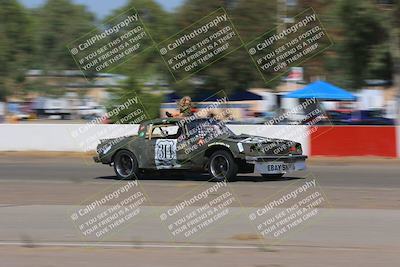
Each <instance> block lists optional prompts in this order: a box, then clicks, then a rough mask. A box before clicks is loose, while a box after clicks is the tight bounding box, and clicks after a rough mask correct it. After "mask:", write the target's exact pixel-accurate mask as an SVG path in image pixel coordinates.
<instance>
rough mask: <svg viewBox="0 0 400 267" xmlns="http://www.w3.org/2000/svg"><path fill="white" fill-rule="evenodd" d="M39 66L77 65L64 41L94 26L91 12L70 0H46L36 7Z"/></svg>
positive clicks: (60, 66)
mask: <svg viewBox="0 0 400 267" xmlns="http://www.w3.org/2000/svg"><path fill="white" fill-rule="evenodd" d="M34 15H35V16H36V17H37V28H36V32H35V34H36V35H37V43H38V58H40V59H41V61H40V62H41V64H40V66H39V67H41V68H44V69H51V70H54V69H76V68H77V66H76V64H75V62H74V60H73V58H72V56H71V54H70V52H69V51H68V49H67V45H68V44H69V43H70V42H72V41H74V40H76V39H77V38H79V37H81V36H82V35H84V34H86V33H87V32H89V31H91V30H92V29H93V28H94V26H95V25H94V16H93V14H91V13H90V12H88V11H87V10H86V9H85V7H84V6H82V5H76V4H73V3H72V2H71V1H70V0H48V1H47V2H46V4H45V5H44V6H43V7H42V8H40V9H38V10H36V11H35V12H34Z"/></svg>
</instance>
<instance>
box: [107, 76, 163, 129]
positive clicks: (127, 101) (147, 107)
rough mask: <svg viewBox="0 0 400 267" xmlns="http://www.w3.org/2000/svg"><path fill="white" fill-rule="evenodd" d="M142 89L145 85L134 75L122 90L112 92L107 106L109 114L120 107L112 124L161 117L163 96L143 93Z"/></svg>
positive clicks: (113, 117)
mask: <svg viewBox="0 0 400 267" xmlns="http://www.w3.org/2000/svg"><path fill="white" fill-rule="evenodd" d="M141 88H143V85H142V84H140V83H139V82H138V81H137V79H136V78H135V77H134V75H132V76H130V77H129V79H127V80H126V81H125V82H124V83H123V84H122V88H121V89H117V90H113V91H111V93H112V94H113V98H112V99H111V100H110V101H109V103H108V104H107V107H106V108H107V112H109V113H113V112H112V111H113V110H115V109H117V108H118V107H120V108H119V109H118V112H114V113H115V114H112V115H113V116H111V118H110V120H111V122H112V123H119V124H128V123H132V124H133V123H139V122H140V121H142V120H147V119H154V118H158V117H160V103H161V98H162V96H161V95H154V94H150V93H145V92H142V90H141ZM142 114H143V115H145V117H142ZM138 119H140V121H138Z"/></svg>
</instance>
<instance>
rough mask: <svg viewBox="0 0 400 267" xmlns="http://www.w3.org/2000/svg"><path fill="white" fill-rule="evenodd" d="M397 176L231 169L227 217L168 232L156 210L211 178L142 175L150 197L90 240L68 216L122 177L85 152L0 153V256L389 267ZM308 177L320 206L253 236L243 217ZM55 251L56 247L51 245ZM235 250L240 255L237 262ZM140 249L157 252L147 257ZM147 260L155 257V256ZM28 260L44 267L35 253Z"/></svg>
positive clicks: (399, 215)
mask: <svg viewBox="0 0 400 267" xmlns="http://www.w3.org/2000/svg"><path fill="white" fill-rule="evenodd" d="M399 173H400V164H398V161H388V162H385V161H377V162H374V161H371V162H369V163H366V162H363V161H359V162H358V161H355V162H346V161H345V160H337V161H330V160H322V161H314V162H312V164H310V165H309V169H308V170H307V171H303V172H298V173H294V174H291V175H287V176H286V177H285V178H284V179H280V180H274V181H271V180H262V179H261V178H260V177H259V176H256V175H240V176H239V177H238V179H237V180H236V181H233V182H230V183H228V185H227V186H228V187H229V189H228V190H229V192H232V194H233V195H234V196H235V199H237V200H240V201H237V202H235V203H233V204H232V206H231V207H230V208H229V215H228V216H227V219H226V220H224V221H221V223H218V224H215V225H214V226H213V227H209V228H210V229H208V228H207V231H204V234H201V235H199V236H195V238H191V237H182V236H181V237H180V238H177V237H172V238H171V232H170V231H168V229H166V225H163V223H162V222H161V221H160V214H162V213H163V212H164V211H165V210H167V209H169V208H173V207H174V205H175V204H176V203H180V202H181V201H184V200H185V199H188V196H189V197H190V195H191V194H190V193H189V194H188V192H199V191H196V190H199V188H209V187H211V186H213V185H215V183H213V182H208V181H207V179H208V178H207V176H204V175H195V174H190V173H186V174H182V173H176V174H169V175H161V176H160V175H155V174H149V175H148V176H146V177H145V178H144V179H141V180H139V184H140V188H141V190H143V192H145V193H146V197H147V198H148V200H149V201H148V202H145V204H144V205H143V206H141V210H140V216H138V217H136V218H135V219H134V220H132V221H131V222H129V224H127V225H125V226H124V227H118V228H115V229H116V230H115V231H113V232H112V233H111V234H107V235H105V236H104V237H102V238H97V237H96V236H84V235H82V232H81V231H79V229H77V228H76V224H74V222H73V221H72V220H71V218H70V216H71V214H73V213H74V212H75V211H77V210H79V209H82V208H83V207H85V205H86V204H87V203H90V201H89V202H88V201H87V199H88V198H91V199H94V198H96V196H97V197H98V196H102V195H104V194H105V192H111V191H112V190H114V189H115V188H119V187H120V186H123V185H126V184H127V183H128V181H119V180H117V179H116V178H115V176H114V174H113V170H112V168H111V167H109V166H104V165H99V164H93V163H91V162H90V159H88V158H79V157H75V158H59V157H24V156H18V157H16V156H11V157H8V156H4V155H3V156H0V226H1V227H0V255H1V256H0V263H6V264H7V265H4V266H26V265H24V264H26V260H27V259H31V256H32V254H35V255H36V257H37V258H41V257H47V258H50V259H51V258H53V259H54V260H55V261H56V256H55V255H57V254H59V257H68V259H73V261H72V262H74V263H76V264H82V263H83V262H89V259H88V258H87V255H86V254H85V252H84V251H82V249H83V250H84V249H88V248H91V252H93V253H94V254H95V255H97V256H96V257H95V258H90V263H92V264H95V266H107V265H106V264H107V263H108V264H110V262H109V261H107V260H106V259H105V258H106V257H105V255H108V257H109V258H113V257H118V259H119V261H120V264H121V266H132V265H129V264H131V263H132V262H131V257H132V255H131V254H132V253H133V254H135V261H136V262H141V263H142V264H141V265H140V266H187V265H188V264H189V263H190V264H191V265H192V266H200V265H199V264H197V263H198V262H193V261H195V260H198V259H200V258H201V259H203V260H204V261H205V262H209V264H210V265H213V263H214V265H215V262H214V261H217V260H219V261H223V263H221V264H217V265H218V266H339V265H341V266H343V265H344V266H348V265H349V264H350V263H352V265H354V264H356V265H359V266H376V265H378V264H380V265H382V266H398V262H399V261H400V257H399V254H398V251H400V231H398V222H399V221H400V209H399V208H400V177H399ZM313 180H315V181H316V182H317V184H318V190H320V191H319V192H321V193H322V194H323V196H324V198H325V200H327V201H326V202H325V203H324V205H322V206H320V207H319V210H318V214H317V216H315V217H313V218H311V219H310V220H309V221H307V222H306V223H304V224H302V225H300V227H298V228H294V231H290V232H289V233H287V234H286V233H285V234H283V235H282V237H281V236H279V237H276V238H269V237H268V238H260V236H259V234H258V233H259V232H258V231H257V229H256V228H257V225H256V224H252V223H251V221H249V218H248V216H249V214H251V213H252V212H254V211H255V210H257V209H259V208H260V207H263V206H264V205H265V204H266V203H267V202H268V201H267V200H271V199H276V198H277V196H278V197H279V196H280V195H282V194H284V193H285V192H289V191H290V190H291V189H293V188H297V186H300V185H303V184H305V183H306V182H311V181H313ZM200 191H201V190H200ZM85 201H86V202H85ZM199 205H200V203H199ZM199 205H196V206H194V207H193V208H196V207H199ZM107 207H108V206H107ZM105 208H106V206H105ZM284 208H286V206H282V209H284ZM282 209H277V212H279V211H281V210H282ZM74 225H75V226H74ZM61 248H62V251H65V253H64V252H63V253H61V252H60V249H61ZM32 249H33V250H34V253H33V252H32ZM105 249H106V250H105ZM182 249H184V250H185V251H186V253H182ZM235 251H240V253H242V254H243V255H246V257H248V259H247V260H246V261H243V262H242V261H240V260H239V259H238V258H237V254H238V252H235ZM260 251H262V254H260ZM316 252H317V253H316ZM148 253H149V254H151V255H157V256H154V257H150V258H152V259H151V260H150V259H149V257H146V255H147V256H148ZM202 254H204V255H202ZM316 254H317V255H316ZM202 256H204V257H206V258H207V259H204V257H202ZM15 257H17V258H19V260H15ZM156 257H162V258H163V259H164V261H162V262H157V261H156V260H155V258H156ZM176 257H180V258H179V259H180V260H176ZM211 259H213V260H211ZM266 259H268V263H265V262H266V261H265V260H266ZM189 261H190V262H189ZM322 261H323V263H322ZM31 263H32V265H31V266H43V262H41V261H40V260H39V259H36V261H32V262H31ZM69 263H71V261H68V262H67V261H66V262H64V261H59V262H58V264H54V265H51V264H49V265H48V266H70V265H69ZM64 264H65V265H64ZM146 264H147V265H146ZM217 265H215V266H217ZM0 266H3V264H0ZM135 266H136V265H135Z"/></svg>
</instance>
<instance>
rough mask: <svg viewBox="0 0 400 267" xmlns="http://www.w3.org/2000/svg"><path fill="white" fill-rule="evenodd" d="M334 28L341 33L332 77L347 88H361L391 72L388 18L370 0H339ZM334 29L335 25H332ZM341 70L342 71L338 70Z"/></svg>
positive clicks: (332, 68)
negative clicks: (386, 26)
mask: <svg viewBox="0 0 400 267" xmlns="http://www.w3.org/2000/svg"><path fill="white" fill-rule="evenodd" d="M335 18H336V19H335V21H334V25H333V26H334V27H336V28H337V30H338V31H339V33H338V35H339V36H340V38H338V39H336V44H335V47H334V50H335V52H336V59H335V61H334V62H331V64H330V68H331V70H332V73H334V74H333V75H336V77H339V79H338V83H339V84H341V85H343V86H345V87H347V88H353V89H357V88H361V87H362V86H363V85H364V81H365V79H368V78H369V79H371V78H374V79H379V78H380V79H384V78H387V77H388V73H390V70H391V64H390V60H388V59H389V58H388V53H389V46H388V45H386V44H385V43H387V42H388V40H389V35H388V31H387V28H385V25H384V23H383V22H384V21H385V19H386V20H387V18H385V17H384V16H383V15H382V14H380V13H379V12H377V10H376V9H375V8H374V6H373V5H372V4H371V3H370V2H369V1H362V0H338V2H337V8H336V9H335ZM331 26H332V25H331ZM337 70H339V71H337ZM389 75H390V74H389Z"/></svg>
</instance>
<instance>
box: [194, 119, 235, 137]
mask: <svg viewBox="0 0 400 267" xmlns="http://www.w3.org/2000/svg"><path fill="white" fill-rule="evenodd" d="M187 130H188V134H189V136H193V135H196V134H198V133H200V132H201V133H205V134H207V133H212V134H213V135H235V134H234V133H233V132H232V131H231V130H230V129H229V128H228V127H227V126H226V125H225V124H224V123H223V122H222V121H218V120H216V119H213V118H207V119H198V120H194V121H191V122H188V123H187Z"/></svg>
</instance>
